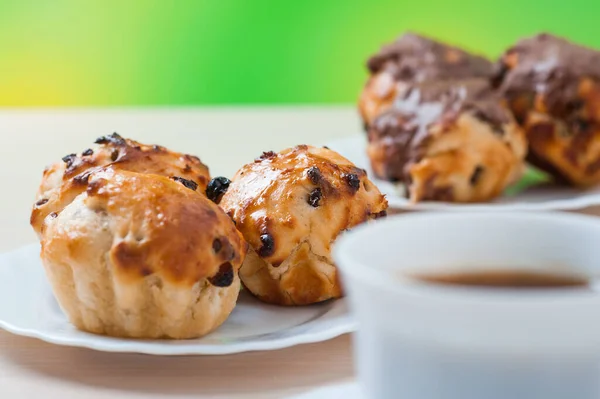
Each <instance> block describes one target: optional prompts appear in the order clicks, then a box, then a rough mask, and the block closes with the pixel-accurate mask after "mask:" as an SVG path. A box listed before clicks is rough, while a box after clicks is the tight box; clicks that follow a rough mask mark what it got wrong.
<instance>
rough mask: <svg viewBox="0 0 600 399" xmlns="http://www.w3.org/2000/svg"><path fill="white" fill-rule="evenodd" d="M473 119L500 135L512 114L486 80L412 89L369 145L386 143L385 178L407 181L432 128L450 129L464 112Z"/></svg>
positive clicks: (381, 121)
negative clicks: (409, 169) (436, 125)
mask: <svg viewBox="0 0 600 399" xmlns="http://www.w3.org/2000/svg"><path fill="white" fill-rule="evenodd" d="M466 111H469V112H472V113H473V115H474V116H475V117H477V118H479V119H480V120H482V121H483V122H485V123H487V124H489V125H490V127H491V128H492V129H493V130H494V131H495V132H496V133H498V134H502V125H503V124H506V123H509V122H510V120H511V119H510V114H509V112H508V110H507V109H505V108H504V107H503V106H502V104H501V99H500V97H499V96H498V95H497V94H496V93H495V92H494V91H493V90H492V88H491V87H490V85H489V83H488V81H487V80H485V79H469V80H462V81H434V82H427V83H423V84H419V85H413V86H412V87H411V88H410V89H409V90H407V91H406V92H404V93H403V94H402V96H401V97H399V98H398V99H396V102H395V103H394V105H393V107H392V109H390V110H389V111H387V112H384V113H383V114H382V115H380V116H379V117H377V118H376V119H375V121H374V122H373V124H372V126H371V128H370V130H369V141H370V142H383V143H386V146H385V147H386V151H387V154H386V159H387V165H386V166H387V167H386V170H385V176H380V177H381V178H386V179H389V180H392V181H403V182H405V183H410V182H409V181H408V173H407V172H408V170H407V166H409V165H411V164H412V163H414V162H418V161H419V160H420V159H421V158H422V156H423V151H424V148H425V146H426V145H427V142H428V140H429V139H430V137H431V133H430V127H431V126H432V125H435V124H441V126H442V128H444V127H445V126H449V125H451V124H452V123H453V122H454V121H456V119H457V118H458V117H459V116H460V115H461V114H462V113H463V112H466Z"/></svg>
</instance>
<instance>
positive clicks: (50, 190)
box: [31, 133, 210, 234]
mask: <svg viewBox="0 0 600 399" xmlns="http://www.w3.org/2000/svg"><path fill="white" fill-rule="evenodd" d="M96 144H98V145H97V146H95V147H94V148H89V149H87V150H84V151H82V152H81V153H78V154H75V153H73V154H69V155H66V156H65V157H63V159H62V161H60V162H57V163H55V164H53V165H51V166H49V167H48V168H46V169H45V170H44V175H43V177H42V182H41V183H40V187H39V189H38V193H37V195H36V204H40V203H45V202H48V201H50V200H51V198H52V197H53V196H54V195H57V193H58V190H60V188H61V187H62V186H63V185H65V184H75V185H77V184H78V183H80V184H83V183H85V182H86V181H87V179H88V178H89V171H90V170H92V169H94V168H97V167H101V166H107V165H111V166H112V169H114V170H127V171H132V172H138V173H147V174H155V175H161V176H166V177H179V178H182V179H184V180H185V181H187V182H188V184H190V185H194V186H195V187H196V188H195V189H197V190H198V192H199V193H204V192H205V190H206V187H207V184H208V182H209V180H210V175H209V171H208V167H207V166H206V165H204V164H203V163H202V162H201V161H200V159H199V158H198V157H196V156H193V155H187V154H181V153H178V152H174V151H170V150H168V149H166V148H165V147H161V146H158V145H145V144H141V143H138V142H137V141H134V140H129V139H126V138H123V137H121V136H120V135H118V134H117V133H113V134H111V135H108V136H104V137H100V138H98V139H97V140H96ZM46 208H48V207H43V208H42V207H38V206H35V207H34V209H33V212H32V215H31V225H32V226H33V228H34V230H35V231H36V233H38V234H39V233H40V230H41V222H42V221H43V219H44V218H45V217H46V216H47V214H48V212H45V211H44V209H46Z"/></svg>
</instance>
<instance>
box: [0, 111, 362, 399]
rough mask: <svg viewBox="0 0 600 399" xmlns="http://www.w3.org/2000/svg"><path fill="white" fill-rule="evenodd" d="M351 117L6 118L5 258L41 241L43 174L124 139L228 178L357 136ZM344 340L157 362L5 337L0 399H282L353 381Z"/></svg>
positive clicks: (97, 114)
mask: <svg viewBox="0 0 600 399" xmlns="http://www.w3.org/2000/svg"><path fill="white" fill-rule="evenodd" d="M359 126H360V124H359V121H358V118H357V117H356V113H355V111H354V108H352V107H319V108H307V107H286V108H264V107H259V108H200V109H199V108H183V109H182V108H177V109H165V108H156V109H105V110H84V109H53V110H22V109H13V110H11V109H5V110H0V135H1V137H2V146H1V147H0V154H1V157H0V162H1V166H2V167H1V168H0V176H1V181H4V182H5V185H4V189H3V190H2V197H1V198H2V199H1V204H2V206H1V207H0V252H5V251H9V250H11V249H14V248H17V247H19V246H21V245H24V244H27V243H30V242H34V241H35V240H36V238H35V236H34V234H33V232H32V231H31V228H30V226H29V212H30V208H31V204H32V199H33V196H34V193H35V190H36V188H37V184H38V183H39V180H40V178H41V174H42V170H43V168H44V166H45V165H46V164H49V163H51V162H55V161H56V160H58V159H60V158H61V157H63V156H64V155H66V154H69V153H72V152H76V151H81V150H83V149H85V148H88V147H90V146H91V145H92V143H93V141H94V140H95V139H96V138H97V137H99V136H102V135H105V134H108V133H112V132H114V131H116V132H119V133H120V134H122V135H123V136H125V137H132V138H135V139H137V140H139V141H142V142H148V143H157V144H162V145H164V146H167V147H169V148H171V149H173V150H178V151H185V152H189V153H194V154H196V155H198V156H199V157H200V158H201V159H202V160H203V161H204V162H205V163H206V164H208V165H209V166H210V169H211V173H212V174H213V175H225V176H231V175H232V174H233V173H234V172H235V171H236V170H237V168H238V167H239V166H241V165H242V164H244V163H246V162H250V161H252V160H253V159H254V158H255V157H257V156H258V155H260V154H261V153H262V151H267V150H281V149H283V148H286V147H289V146H293V145H296V144H315V145H317V144H324V143H326V142H327V141H328V140H331V139H336V138H342V137H345V136H348V135H349V134H356V133H357V132H358V131H359ZM352 375H353V370H352V356H351V350H350V338H349V336H343V337H340V338H337V339H334V340H331V341H328V342H322V343H318V344H312V345H302V346H297V347H293V348H289V349H284V350H279V351H268V352H256V353H247V354H239V355H231V356H190V357H155V356H147V355H136V354H111V353H102V352H96V351H92V350H88V349H80V348H69V347H62V346H55V345H51V344H47V343H44V342H41V341H38V340H35V339H30V338H23V337H18V336H14V335H11V334H9V333H6V332H4V331H0V398H2V399H4V398H63V399H64V398H79V397H85V398H89V399H99V398H111V399H114V398H121V397H126V398H147V397H160V396H168V395H172V396H174V397H195V398H198V397H207V398H208V397H210V398H213V397H227V398H230V397H231V398H238V397H240V398H280V397H285V396H287V395H291V394H296V393H301V392H304V391H307V390H310V389H311V388H315V387H318V386H322V385H328V384H332V383H337V382H342V381H345V380H348V379H351V378H352Z"/></svg>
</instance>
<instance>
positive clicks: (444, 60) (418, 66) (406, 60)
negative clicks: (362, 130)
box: [359, 33, 493, 125]
mask: <svg viewBox="0 0 600 399" xmlns="http://www.w3.org/2000/svg"><path fill="white" fill-rule="evenodd" d="M367 67H368V69H369V72H370V78H369V80H368V82H367V84H366V86H365V88H364V90H363V92H362V94H361V96H360V100H359V110H360V113H361V115H362V117H363V120H364V122H365V125H368V124H370V123H371V121H372V120H373V119H374V118H375V117H376V116H377V115H379V114H380V113H382V112H383V111H385V110H386V109H388V108H389V107H390V106H391V104H392V102H393V101H394V99H395V98H396V97H397V96H399V95H402V92H403V91H405V90H407V89H408V88H409V87H410V86H411V84H414V83H423V82H427V81H431V80H447V79H468V78H477V77H479V78H489V77H491V76H492V73H493V64H492V63H491V62H490V61H488V60H487V59H485V58H483V57H480V56H477V55H474V54H470V53H468V52H466V51H464V50H461V49H459V48H457V47H453V46H450V45H447V44H444V43H440V42H438V41H435V40H432V39H429V38H427V37H423V36H419V35H416V34H413V33H407V34H404V35H402V36H401V37H400V38H398V39H397V40H396V41H395V42H393V43H391V44H389V45H386V46H384V47H383V48H382V49H381V50H380V51H379V53H377V54H375V55H374V56H373V57H371V58H370V59H369V61H368V62H367Z"/></svg>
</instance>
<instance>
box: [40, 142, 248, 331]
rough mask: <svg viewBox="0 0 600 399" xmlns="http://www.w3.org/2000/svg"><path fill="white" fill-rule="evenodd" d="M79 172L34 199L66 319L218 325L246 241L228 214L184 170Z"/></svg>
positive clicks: (234, 291) (165, 327)
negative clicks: (41, 212)
mask: <svg viewBox="0 0 600 399" xmlns="http://www.w3.org/2000/svg"><path fill="white" fill-rule="evenodd" d="M118 148H121V149H122V148H123V146H121V145H118ZM135 151H137V150H135ZM161 151H162V150H161ZM121 154H122V153H121ZM125 154H127V153H125ZM151 154H152V152H150V155H149V156H150V159H151V157H152V155H151ZM84 156H85V155H84ZM177 158H178V157H177ZM117 159H118V157H117ZM147 160H148V159H147V158H146V157H142V161H141V162H142V163H143V162H147ZM190 163H191V162H190ZM138 166H139V165H138ZM173 167H175V166H173ZM177 167H179V166H177ZM69 168H70V165H67V170H69ZM140 168H142V167H141V166H140ZM140 168H138V169H140ZM184 168H185V166H184ZM133 169H135V168H133ZM142 169H143V168H142ZM158 169H160V170H163V169H165V170H166V169H168V167H167V166H166V165H162V166H160V167H158ZM154 170H156V169H154ZM83 173H84V174H78V175H75V176H71V177H66V174H67V173H65V174H63V177H62V179H61V181H62V183H61V185H60V186H59V187H58V188H56V189H54V190H58V191H59V193H57V194H56V195H53V196H51V197H50V198H48V201H47V202H46V203H45V204H41V205H39V204H38V205H37V206H36V209H37V208H40V207H49V208H51V209H52V211H51V212H50V213H48V214H47V216H46V217H45V218H44V219H43V220H42V221H40V222H39V225H37V226H36V230H39V231H40V234H41V244H42V252H41V258H42V262H43V264H44V268H45V269H46V273H47V275H48V277H49V280H50V283H51V285H52V287H53V291H54V294H55V296H56V298H57V299H58V301H59V303H60V305H61V307H62V309H63V310H64V311H65V313H66V314H67V315H68V317H69V320H70V321H71V322H72V323H73V324H74V325H75V326H76V327H77V328H79V329H81V330H84V331H88V332H92V333H97V334H107V335H111V336H119V337H133V338H174V339H184V338H194V337H198V336H202V335H204V334H206V333H208V332H210V331H212V330H214V329H215V328H216V327H218V326H219V325H221V324H222V323H223V322H224V321H225V319H226V318H227V317H228V315H229V314H230V312H231V311H232V309H233V308H234V306H235V303H236V300H237V297H238V293H239V289H240V280H239V276H238V269H239V267H240V265H241V264H242V261H243V259H244V255H245V253H246V250H247V244H246V243H245V242H244V241H243V238H242V237H241V235H240V234H239V232H238V231H237V230H236V228H235V225H234V224H233V222H232V221H231V219H230V218H229V216H227V215H226V214H225V213H224V212H223V211H222V210H221V209H220V208H219V207H218V206H217V205H215V204H214V203H213V202H211V201H210V200H208V198H206V196H205V195H203V194H201V193H200V192H198V191H196V184H197V183H195V182H193V181H191V180H186V179H183V178H180V177H179V178H168V177H164V176H159V175H156V174H145V173H136V172H131V171H125V170H120V169H119V168H118V167H117V165H110V166H106V167H94V168H91V169H87V170H86V171H85V172H83ZM167 174H170V173H167Z"/></svg>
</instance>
